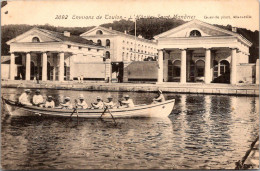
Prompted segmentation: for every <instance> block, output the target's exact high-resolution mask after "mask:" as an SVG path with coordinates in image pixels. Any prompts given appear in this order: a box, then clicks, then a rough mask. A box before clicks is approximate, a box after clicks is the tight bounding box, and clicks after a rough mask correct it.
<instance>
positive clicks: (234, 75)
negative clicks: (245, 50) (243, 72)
mask: <svg viewBox="0 0 260 171" xmlns="http://www.w3.org/2000/svg"><path fill="white" fill-rule="evenodd" d="M236 83H237V49H236V48H232V49H231V74H230V84H236Z"/></svg>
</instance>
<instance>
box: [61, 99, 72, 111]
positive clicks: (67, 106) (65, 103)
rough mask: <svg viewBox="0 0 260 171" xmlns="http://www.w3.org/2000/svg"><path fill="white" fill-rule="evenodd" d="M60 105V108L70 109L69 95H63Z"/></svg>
mask: <svg viewBox="0 0 260 171" xmlns="http://www.w3.org/2000/svg"><path fill="white" fill-rule="evenodd" d="M60 105H61V108H62V109H72V108H73V106H72V104H71V102H70V97H65V99H64V102H63V103H62V104H60Z"/></svg>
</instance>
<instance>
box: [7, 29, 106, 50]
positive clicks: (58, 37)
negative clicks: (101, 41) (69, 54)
mask: <svg viewBox="0 0 260 171" xmlns="http://www.w3.org/2000/svg"><path fill="white" fill-rule="evenodd" d="M33 30H36V31H40V32H43V33H45V34H47V35H48V36H49V37H52V38H53V39H55V40H56V41H60V42H72V43H80V44H84V45H92V46H99V45H98V44H97V43H94V42H93V41H91V40H87V39H84V38H82V37H80V36H76V35H71V34H70V36H64V33H61V32H55V31H50V30H46V29H40V28H37V27H34V28H32V29H30V30H29V31H27V32H25V33H23V34H21V35H19V36H17V37H15V38H13V39H12V40H9V41H7V42H6V43H7V44H10V43H12V42H15V41H16V40H18V39H19V37H22V36H23V35H24V34H27V33H30V32H31V31H33ZM99 47H101V46H99Z"/></svg>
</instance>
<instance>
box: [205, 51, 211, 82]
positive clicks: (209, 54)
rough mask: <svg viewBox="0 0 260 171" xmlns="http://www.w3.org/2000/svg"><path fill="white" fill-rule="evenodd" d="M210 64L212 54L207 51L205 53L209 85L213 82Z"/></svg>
mask: <svg viewBox="0 0 260 171" xmlns="http://www.w3.org/2000/svg"><path fill="white" fill-rule="evenodd" d="M210 64H211V52H210V49H206V52H205V73H204V74H205V83H206V84H209V83H210V82H211V79H210V78H211V74H210V71H211V70H210Z"/></svg>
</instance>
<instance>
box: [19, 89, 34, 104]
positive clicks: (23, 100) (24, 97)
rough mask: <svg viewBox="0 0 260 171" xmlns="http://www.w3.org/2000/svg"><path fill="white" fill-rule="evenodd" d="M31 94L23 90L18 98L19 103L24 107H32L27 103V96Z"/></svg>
mask: <svg viewBox="0 0 260 171" xmlns="http://www.w3.org/2000/svg"><path fill="white" fill-rule="evenodd" d="M30 93H31V90H30V89H25V90H24V93H23V94H21V96H20V97H19V103H21V104H24V105H30V106H31V105H32V104H31V103H30V101H29V94H30Z"/></svg>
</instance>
